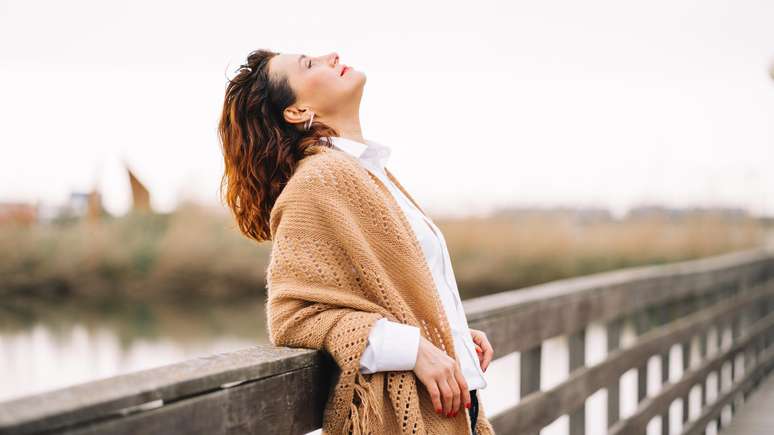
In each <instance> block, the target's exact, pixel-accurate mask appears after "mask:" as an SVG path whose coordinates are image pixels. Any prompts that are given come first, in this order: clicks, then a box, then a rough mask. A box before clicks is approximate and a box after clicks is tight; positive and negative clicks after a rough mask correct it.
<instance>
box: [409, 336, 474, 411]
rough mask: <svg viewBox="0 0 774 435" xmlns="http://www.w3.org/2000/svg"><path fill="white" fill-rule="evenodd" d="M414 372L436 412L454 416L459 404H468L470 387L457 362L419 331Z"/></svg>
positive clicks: (459, 407) (467, 406) (459, 406)
mask: <svg viewBox="0 0 774 435" xmlns="http://www.w3.org/2000/svg"><path fill="white" fill-rule="evenodd" d="M414 373H416V375H417V378H419V380H420V381H421V382H422V383H423V384H424V385H425V388H427V392H428V393H430V398H431V399H432V400H433V406H434V407H435V412H437V413H440V414H442V415H445V416H447V417H454V416H455V415H457V413H458V412H459V411H461V410H462V408H461V406H462V405H464V406H465V408H469V407H470V391H468V384H467V382H465V378H464V377H463V376H462V371H461V370H460V365H459V364H458V363H457V361H456V360H455V359H453V358H452V357H450V356H449V355H447V354H446V352H444V351H442V350H441V349H438V348H437V347H435V345H434V344H433V343H432V342H430V341H429V340H427V339H426V338H425V337H422V336H421V335H420V337H419V351H418V352H417V362H416V365H415V366H414Z"/></svg>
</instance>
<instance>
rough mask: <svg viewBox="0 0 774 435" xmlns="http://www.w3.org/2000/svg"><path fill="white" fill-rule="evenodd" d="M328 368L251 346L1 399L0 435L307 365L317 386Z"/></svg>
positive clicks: (316, 360) (309, 358)
mask: <svg viewBox="0 0 774 435" xmlns="http://www.w3.org/2000/svg"><path fill="white" fill-rule="evenodd" d="M332 364H334V363H333V361H332V360H330V357H329V356H327V355H326V354H324V353H322V352H320V351H315V350H309V349H292V348H287V347H274V346H272V345H268V344H266V345H256V346H251V347H249V348H246V349H241V350H238V351H235V352H228V353H220V354H215V355H211V356H206V357H201V358H195V359H191V360H188V361H184V362H181V363H176V364H170V365H166V366H162V367H156V368H152V369H147V370H141V371H137V372H133V373H129V374H124V375H119V376H114V377H111V378H107V379H100V380H96V381H92V382H87V383H83V384H79V385H75V386H71V387H67V388H62V389H58V390H55V391H51V392H47V393H44V394H38V395H32V396H28V397H22V398H18V399H15V400H10V401H5V402H3V404H2V406H0V432H2V433H11V434H30V433H37V432H42V431H44V430H53V429H56V428H59V427H64V426H70V425H77V424H84V423H87V422H90V421H95V420H100V419H103V418H112V417H113V416H115V415H123V414H126V413H129V412H132V410H133V409H143V405H144V404H148V405H149V406H154V404H155V403H158V401H163V403H170V402H174V401H176V400H179V399H181V398H184V397H190V396H195V395H197V394H206V393H209V392H212V391H217V390H218V389H221V388H222V386H228V385H233V384H235V383H238V382H250V381H256V380H260V379H264V378H268V377H272V376H277V375H280V374H283V373H291V374H292V373H300V372H299V370H301V369H304V368H307V367H311V368H313V369H314V372H315V373H317V378H316V379H315V380H314V382H313V383H314V384H315V385H316V384H321V383H324V382H325V380H326V379H328V378H330V376H331V374H330V370H331V367H335V366H333V365H332ZM291 377H292V375H291ZM299 394H302V393H299ZM299 412H304V411H303V410H301V411H299Z"/></svg>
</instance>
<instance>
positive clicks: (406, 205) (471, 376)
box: [331, 137, 487, 390]
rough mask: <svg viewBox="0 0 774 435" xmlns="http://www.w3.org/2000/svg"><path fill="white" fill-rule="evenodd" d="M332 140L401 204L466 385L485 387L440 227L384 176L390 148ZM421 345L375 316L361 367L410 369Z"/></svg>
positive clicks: (412, 334)
mask: <svg viewBox="0 0 774 435" xmlns="http://www.w3.org/2000/svg"><path fill="white" fill-rule="evenodd" d="M331 141H332V142H333V145H334V146H335V147H336V148H338V149H340V150H342V151H344V152H346V153H348V154H350V155H352V156H354V157H355V158H357V159H358V160H359V161H360V163H361V164H362V165H363V166H364V167H365V168H366V169H368V170H369V171H370V172H371V173H372V174H374V175H375V176H376V177H378V178H379V180H381V181H382V183H384V185H385V186H386V187H387V188H388V190H389V191H390V192H391V193H392V195H393V197H395V200H396V201H397V202H398V204H399V205H400V207H401V209H402V210H403V213H404V214H405V215H406V218H407V220H408V221H409V223H410V224H411V227H412V229H413V230H414V234H415V235H416V237H417V240H418V241H419V243H420V245H421V246H422V251H423V253H424V256H425V259H426V260H427V264H428V266H429V267H430V271H431V272H432V275H433V281H434V282H435V285H436V288H437V289H438V293H439V296H440V299H441V302H442V303H443V308H444V311H445V312H446V317H447V318H448V319H449V325H450V326H451V333H452V338H453V339H454V349H455V350H456V351H457V354H458V355H457V356H458V357H459V362H460V370H461V371H462V375H463V376H464V377H465V381H466V382H467V384H468V389H470V390H475V389H483V388H486V385H487V382H486V379H485V378H484V372H483V371H482V370H481V365H480V363H479V360H478V355H477V354H476V348H475V344H474V343H473V338H472V336H471V335H470V330H469V329H468V321H467V318H466V317H465V311H464V310H463V307H462V300H461V299H460V294H459V289H458V288H457V281H456V279H455V277H454V271H453V270H452V264H451V259H450V258H449V250H448V248H447V247H446V240H445V239H444V237H443V234H442V233H441V230H440V229H439V228H438V227H437V226H436V225H435V224H434V223H433V221H432V220H431V219H430V218H429V217H427V216H426V215H425V214H424V213H422V212H421V211H420V210H419V209H418V208H417V207H416V206H415V205H414V203H413V202H411V200H410V199H409V198H407V197H406V195H404V194H403V192H401V190H400V189H398V187H397V186H395V184H394V183H393V182H392V181H391V180H390V179H389V178H388V177H387V174H386V172H385V171H384V166H385V164H386V162H387V159H388V158H389V156H390V153H391V149H390V148H389V147H388V146H386V145H383V144H381V143H378V142H374V141H372V140H366V143H365V144H363V143H361V142H358V141H355V140H352V139H347V138H343V137H331ZM418 351H419V328H418V327H416V326H412V325H406V324H402V323H398V322H393V321H390V320H387V319H385V318H382V319H379V320H378V321H377V322H376V323H375V325H374V327H373V329H372V330H371V332H370V334H369V337H368V344H367V345H366V349H365V352H364V353H363V355H362V357H361V359H360V371H361V372H362V373H374V372H380V371H396V370H413V369H414V366H415V364H416V360H417V353H418Z"/></svg>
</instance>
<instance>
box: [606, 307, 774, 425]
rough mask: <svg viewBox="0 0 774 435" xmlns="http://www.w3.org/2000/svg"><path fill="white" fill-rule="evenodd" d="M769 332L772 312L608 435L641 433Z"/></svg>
mask: <svg viewBox="0 0 774 435" xmlns="http://www.w3.org/2000/svg"><path fill="white" fill-rule="evenodd" d="M772 330H774V313H772V314H770V315H769V316H767V317H765V318H763V319H761V320H759V321H758V322H757V323H756V325H755V327H754V328H752V329H751V330H750V331H749V332H748V333H747V334H746V335H745V336H744V337H740V339H739V340H738V341H737V342H736V343H734V345H733V346H732V347H731V348H730V349H729V350H728V352H727V353H718V354H716V355H714V356H713V357H712V358H710V359H707V360H705V361H704V362H703V363H702V364H701V365H699V366H697V367H696V368H694V369H693V370H690V371H688V372H687V373H686V374H685V375H683V376H682V377H681V378H680V379H679V380H678V381H676V382H674V383H670V384H667V385H666V386H665V388H664V389H663V390H662V391H661V393H660V394H659V395H657V396H654V397H651V398H648V399H647V400H645V401H644V402H643V403H641V404H640V405H639V407H638V408H637V410H636V411H635V413H634V414H633V415H632V416H630V417H629V418H627V419H624V420H621V421H620V422H619V423H618V424H617V425H615V426H614V427H613V428H611V429H610V432H609V434H610V435H625V434H628V433H632V432H637V431H641V430H644V429H645V427H646V426H647V424H648V422H649V421H650V419H651V418H653V417H654V416H656V415H659V414H660V413H662V412H663V411H664V410H665V409H667V408H668V407H669V405H670V404H671V403H672V401H673V400H675V399H677V398H678V397H681V396H683V395H685V394H687V393H688V392H689V391H690V389H691V388H692V387H693V386H694V385H696V383H697V382H699V381H701V380H702V379H704V378H706V377H707V375H708V374H710V373H712V372H713V371H716V370H719V369H720V367H721V366H722V365H723V364H724V363H726V362H727V361H728V360H729V359H730V358H732V357H733V356H734V355H736V354H738V353H739V352H742V351H743V350H744V349H746V348H747V347H748V346H751V345H753V344H754V343H755V341H756V340H758V339H759V338H760V337H761V336H763V335H764V334H766V333H769V332H770V331H772Z"/></svg>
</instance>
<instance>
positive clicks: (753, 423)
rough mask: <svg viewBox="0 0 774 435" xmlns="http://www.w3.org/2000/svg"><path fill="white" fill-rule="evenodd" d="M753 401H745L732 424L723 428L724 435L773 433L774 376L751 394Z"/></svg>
mask: <svg viewBox="0 0 774 435" xmlns="http://www.w3.org/2000/svg"><path fill="white" fill-rule="evenodd" d="M751 399H752V401H751V403H745V405H744V406H743V407H742V408H741V409H740V411H739V414H738V415H736V416H734V419H733V420H731V424H729V425H728V426H726V428H725V429H723V435H771V433H772V428H774V412H771V410H772V408H774V377H769V379H768V380H766V382H765V383H764V385H762V386H761V389H760V390H759V391H756V392H753V394H752V395H751Z"/></svg>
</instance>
